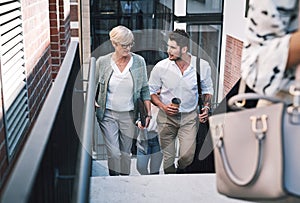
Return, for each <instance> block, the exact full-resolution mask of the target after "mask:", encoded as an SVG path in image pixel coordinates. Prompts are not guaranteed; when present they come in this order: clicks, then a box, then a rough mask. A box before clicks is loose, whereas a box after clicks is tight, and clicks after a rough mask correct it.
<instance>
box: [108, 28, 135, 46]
mask: <svg viewBox="0 0 300 203" xmlns="http://www.w3.org/2000/svg"><path fill="white" fill-rule="evenodd" d="M109 37H110V40H111V41H112V42H114V43H120V44H130V43H132V42H133V40H134V36H133V34H132V32H131V30H129V29H128V28H127V27H125V26H123V25H119V26H117V27H114V28H113V29H112V30H111V31H110V32H109Z"/></svg>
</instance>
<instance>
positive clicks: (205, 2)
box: [187, 0, 223, 14]
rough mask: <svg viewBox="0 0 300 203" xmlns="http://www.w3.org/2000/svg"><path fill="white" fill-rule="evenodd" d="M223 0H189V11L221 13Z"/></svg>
mask: <svg viewBox="0 0 300 203" xmlns="http://www.w3.org/2000/svg"><path fill="white" fill-rule="evenodd" d="M222 2H223V1H222V0H187V13H188V14H196V13H197V14H199V13H221V12H222Z"/></svg>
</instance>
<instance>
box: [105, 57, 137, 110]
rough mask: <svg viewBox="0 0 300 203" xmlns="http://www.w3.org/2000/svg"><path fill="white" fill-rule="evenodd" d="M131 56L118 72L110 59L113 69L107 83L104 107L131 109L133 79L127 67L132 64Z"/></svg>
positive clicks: (132, 106)
mask: <svg viewBox="0 0 300 203" xmlns="http://www.w3.org/2000/svg"><path fill="white" fill-rule="evenodd" d="M132 63H133V60H132V57H131V59H130V61H129V62H128V64H127V66H126V67H125V69H124V70H123V72H120V70H119V68H118V66H117V65H116V63H115V62H114V61H113V60H111V66H112V69H113V73H112V76H111V78H110V80H109V83H108V90H107V102H106V108H107V109H110V110H113V111H121V112H122V111H131V110H133V109H134V104H133V80H132V76H131V73H130V71H129V68H130V67H131V66H132Z"/></svg>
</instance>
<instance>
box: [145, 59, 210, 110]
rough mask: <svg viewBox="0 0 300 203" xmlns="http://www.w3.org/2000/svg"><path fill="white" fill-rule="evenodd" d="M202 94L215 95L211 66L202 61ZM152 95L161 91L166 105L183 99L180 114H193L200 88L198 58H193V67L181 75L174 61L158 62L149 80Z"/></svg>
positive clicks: (162, 99) (161, 96)
mask: <svg viewBox="0 0 300 203" xmlns="http://www.w3.org/2000/svg"><path fill="white" fill-rule="evenodd" d="M200 69H201V73H200V77H201V87H202V94H213V85H212V80H211V77H210V76H211V70H210V66H209V64H208V63H207V62H206V61H204V60H201V61H200ZM149 88H150V94H156V93H157V92H158V91H159V90H160V98H161V101H162V102H163V103H164V104H170V103H171V100H172V98H174V97H178V98H180V99H181V104H180V108H179V112H186V113H187V112H191V111H193V110H195V109H196V107H197V105H198V86H197V76H196V57H194V56H192V60H191V65H190V66H189V67H188V68H187V69H186V70H185V71H184V72H183V74H181V71H180V69H179V68H178V66H177V65H176V63H175V62H174V61H171V60H169V59H168V58H167V59H164V60H161V61H160V62H158V63H157V64H156V65H155V66H154V68H153V70H152V71H151V75H150V78H149Z"/></svg>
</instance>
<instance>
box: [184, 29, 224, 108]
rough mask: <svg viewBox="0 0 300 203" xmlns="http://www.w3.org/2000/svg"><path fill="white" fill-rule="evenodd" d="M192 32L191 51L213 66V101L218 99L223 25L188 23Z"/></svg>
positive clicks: (189, 30)
mask: <svg viewBox="0 0 300 203" xmlns="http://www.w3.org/2000/svg"><path fill="white" fill-rule="evenodd" d="M187 31H188V33H189V34H190V38H191V41H192V42H191V45H190V52H191V54H192V55H195V56H198V57H200V58H201V59H204V60H206V61H207V62H208V63H209V65H210V67H211V76H212V80H213V85H214V92H215V93H214V96H213V103H216V101H217V92H218V91H217V90H218V78H219V75H218V73H219V71H218V67H219V55H220V44H221V25H188V26H187Z"/></svg>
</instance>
